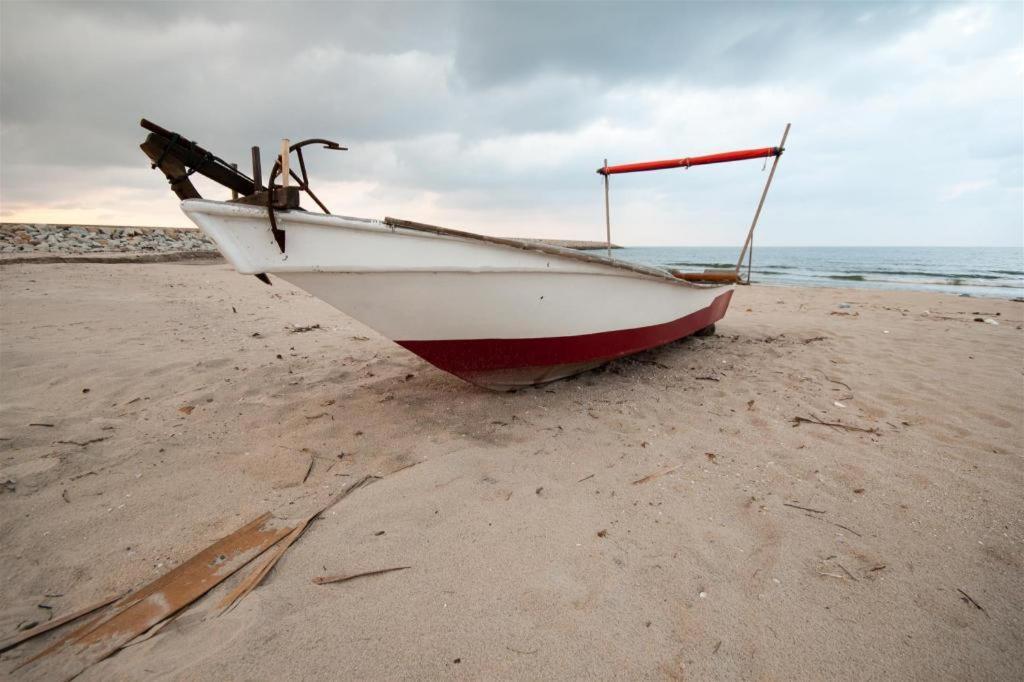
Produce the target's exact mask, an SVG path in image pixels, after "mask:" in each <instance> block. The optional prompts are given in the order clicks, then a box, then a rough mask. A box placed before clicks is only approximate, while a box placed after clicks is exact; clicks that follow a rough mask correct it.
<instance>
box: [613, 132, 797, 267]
mask: <svg viewBox="0 0 1024 682" xmlns="http://www.w3.org/2000/svg"><path fill="white" fill-rule="evenodd" d="M789 126H790V124H789V123H787V124H786V129H785V130H784V131H783V132H782V141H781V142H779V153H778V155H777V156H776V157H775V160H774V161H772V170H771V172H770V173H768V180H767V181H766V182H765V183H764V191H762V192H761V201H759V202H757V210H756V211H754V220H753V221H752V222H751V223H750V230H749V231H748V232H747V239H746V241H744V242H743V250H742V251H740V257H739V260H737V261H736V277H737V278H739V276H740V267H742V266H743V257H744V256H746V255H747V249H748V248H749V249H750V250H751V261H752V260H753V248H754V246H753V242H754V228H755V227H757V219H758V218H760V217H761V209H762V208H764V200H765V198H766V197H767V196H768V189H769V188H770V187H771V186H772V178H774V177H775V169H776V168H777V167H778V165H779V159H781V158H782V150H783V149H784V148H785V146H786V137H787V136H789ZM605 177H607V176H605ZM749 283H750V264H748V265H747V284H749Z"/></svg>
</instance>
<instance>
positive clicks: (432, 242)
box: [142, 120, 788, 390]
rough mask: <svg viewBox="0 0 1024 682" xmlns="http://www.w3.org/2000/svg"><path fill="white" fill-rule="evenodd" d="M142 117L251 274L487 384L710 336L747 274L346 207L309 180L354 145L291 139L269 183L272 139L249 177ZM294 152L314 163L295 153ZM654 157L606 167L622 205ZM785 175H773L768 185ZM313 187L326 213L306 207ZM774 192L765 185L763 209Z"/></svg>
mask: <svg viewBox="0 0 1024 682" xmlns="http://www.w3.org/2000/svg"><path fill="white" fill-rule="evenodd" d="M142 125H143V127H145V128H147V129H148V130H150V131H151V132H150V134H149V136H148V137H147V140H146V142H145V143H144V144H143V145H142V148H143V151H144V152H146V154H147V156H149V157H150V159H151V161H152V164H153V166H154V167H155V168H159V169H160V170H162V171H163V172H164V174H165V175H166V176H167V179H168V180H169V181H170V182H171V186H172V189H173V190H174V191H175V193H176V194H177V195H178V196H179V198H181V199H182V203H181V208H182V210H183V211H184V213H185V215H187V216H188V217H189V219H190V220H192V221H193V222H194V223H195V224H196V226H197V227H198V228H199V229H201V230H202V231H203V232H204V233H205V234H206V235H207V236H209V238H210V239H211V240H212V241H213V242H214V243H215V244H216V246H217V248H218V249H219V250H220V252H221V254H223V256H224V258H225V259H226V260H227V261H228V262H229V263H230V264H231V265H232V266H233V267H234V268H235V269H236V270H237V271H238V272H239V273H241V274H248V275H256V276H257V277H259V278H260V279H261V280H263V281H264V282H266V283H270V279H269V277H268V275H273V276H274V277H278V278H280V279H282V280H284V281H286V282H288V283H290V284H293V285H295V286H297V287H299V288H300V289H303V290H305V291H307V292H308V293H310V294H312V295H313V296H315V297H316V298H319V299H321V300H323V301H325V302H326V303H328V304H330V305H331V306H333V307H335V308H337V309H338V310H340V311H342V312H343V313H345V314H347V315H349V316H351V317H353V318H354V319H356V320H358V321H360V322H362V323H363V324H365V325H367V326H368V327H370V328H372V329H374V330H376V331H377V332H379V333H380V334H382V335H383V336H385V337H387V338H388V339H390V340H392V341H394V342H395V343H397V344H398V345H400V346H402V347H403V348H405V349H407V350H408V351H410V352H412V353H415V354H416V355H418V356H419V357H421V358H423V359H424V360H426V361H427V362H429V363H430V364H432V365H434V366H435V367H437V368H439V369H441V370H444V371H446V372H448V373H450V374H453V375H455V376H457V377H459V378H461V379H463V380H465V381H468V382H470V383H472V384H475V385H477V386H481V387H484V388H487V389H492V390H513V389H517V388H521V387H525V386H533V385H538V384H543V383H547V382H550V381H555V380H557V379H562V378H565V377H569V376H572V375H575V374H578V373H580V372H584V371H586V370H589V369H593V368H595V367H598V366H600V365H602V364H604V363H607V362H609V361H611V360H615V359H617V358H621V357H624V356H628V355H632V354H634V353H637V352H640V351H644V350H648V349H651V348H655V347H658V346H661V345H664V344H666V343H670V342H672V341H676V340H678V339H681V338H683V337H686V336H689V335H692V334H702V333H703V334H706V333H710V332H712V331H713V330H714V325H715V323H716V322H718V321H719V320H720V319H722V317H723V316H724V315H725V313H726V310H727V309H728V307H729V302H730V300H731V297H732V295H733V290H734V288H735V286H736V285H737V284H740V283H742V282H743V278H742V277H741V275H740V266H739V264H737V267H736V268H735V269H734V270H732V271H726V272H722V271H715V272H705V273H680V272H676V271H671V270H665V269H660V268H654V267H646V266H643V265H639V264H635V263H630V262H628V261H624V260H621V259H616V258H613V257H612V256H611V249H610V245H611V235H610V220H606V228H607V242H608V247H609V248H608V251H607V254H605V255H601V254H595V253H591V252H583V251H577V250H573V249H567V248H561V247H557V246H552V245H549V244H545V243H541V242H536V241H531V240H523V239H506V238H499V237H491V236H486V235H481V234H476V233H472V232H465V231H461V230H456V229H451V228H445V227H439V226H434V225H427V224H423V223H418V222H414V221H410V220H405V219H399V218H390V217H389V218H384V219H383V220H375V219H366V218H356V217H348V216H343V215H334V214H331V213H329V212H328V211H327V209H326V207H325V206H324V205H323V203H322V202H321V201H320V199H319V197H317V196H316V195H315V194H314V193H313V191H312V190H311V189H310V187H309V178H308V175H307V172H306V164H305V159H304V156H303V149H304V148H305V147H307V146H308V145H311V144H315V145H320V146H323V147H325V148H327V149H338V150H341V149H344V148H343V147H340V146H339V145H337V144H336V143H333V142H330V141H329V140H322V139H316V140H306V141H303V142H300V143H297V144H295V145H292V144H290V143H289V142H288V141H287V140H286V141H284V142H283V144H282V151H281V154H279V155H278V157H277V160H276V162H275V164H274V166H273V168H272V170H271V173H270V175H269V178H268V183H267V186H266V187H265V188H264V187H263V185H262V178H261V177H260V176H261V171H260V157H259V151H258V149H257V148H253V178H249V177H248V176H246V175H244V174H242V173H240V172H239V171H238V170H237V168H236V167H234V166H233V165H232V164H228V163H227V162H225V161H223V160H222V159H220V158H218V157H216V156H214V155H213V154H211V153H210V152H207V151H206V150H205V149H204V148H202V147H200V146H199V145H197V144H196V143H194V142H189V141H187V140H185V139H184V138H182V137H181V136H179V135H176V134H175V133H171V132H170V131H167V130H165V129H163V128H161V127H159V126H157V125H155V124H152V123H150V122H149V121H146V120H143V122H142ZM787 131H788V126H787ZM784 142H785V136H784V137H783V144H784ZM782 150H783V148H782V144H780V145H779V146H778V147H770V148H764V149H761V150H745V151H744V152H729V153H727V154H726V155H714V156H721V157H723V159H722V160H740V159H741V158H762V157H769V156H772V157H774V162H773V167H772V174H774V170H775V164H777V162H778V159H779V157H780V155H781V153H782ZM752 152H757V153H758V155H751V153H752ZM293 154H294V155H295V156H296V157H297V161H298V167H299V169H300V171H301V174H300V173H297V172H295V170H294V166H292V165H291V163H290V157H291V156H292V155H293ZM729 155H731V156H729ZM724 157H728V158H724ZM732 157H735V158H732ZM710 158H711V157H691V158H689V159H674V160H671V161H665V162H651V163H653V164H655V165H657V164H661V165H660V166H658V168H662V167H665V168H669V167H688V166H691V165H701V163H719V162H722V160H707V159H710ZM671 164H675V165H671ZM638 165H643V164H627V165H624V166H609V165H608V164H607V162H605V164H604V166H602V167H601V168H599V169H598V173H600V174H601V175H603V177H604V184H605V198H606V207H607V204H608V202H607V197H608V178H609V176H611V175H614V174H616V173H620V172H636V171H637V170H654V169H655V168H646V167H645V168H636V166H638ZM194 173H199V174H202V175H204V176H206V177H208V178H210V179H213V180H215V181H217V182H219V183H221V184H222V185H224V186H225V187H227V188H229V189H231V190H232V191H233V192H234V193H235V195H234V198H232V199H231V200H225V201H214V200H208V199H204V198H202V197H200V196H199V194H198V192H197V191H196V190H195V188H194V186H192V184H191V181H190V179H189V178H190V176H191V175H192V174H194ZM278 178H279V179H280V182H279V183H277V182H275V181H276V180H277V179H278ZM770 182H771V180H770V176H769V181H768V183H766V186H765V193H766V192H767V188H768V186H769V185H770ZM300 191H303V192H305V193H306V194H307V195H309V196H310V197H311V198H312V199H313V200H314V201H315V203H316V204H317V205H318V206H319V207H320V208H321V209H322V211H323V213H322V214H318V213H313V212H310V211H306V210H304V209H302V208H301V207H300V206H299V192H300ZM763 203H764V195H762V200H761V204H760V205H759V208H758V213H760V206H761V205H763ZM754 223H755V224H756V217H755V221H754ZM752 233H753V225H752V226H751V233H750V235H751V237H752ZM748 240H749V238H748ZM746 251H747V246H746V245H745V246H744V252H746ZM742 259H743V255H742V254H741V256H740V262H742ZM748 279H749V275H748Z"/></svg>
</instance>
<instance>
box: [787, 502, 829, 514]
mask: <svg viewBox="0 0 1024 682" xmlns="http://www.w3.org/2000/svg"><path fill="white" fill-rule="evenodd" d="M782 506H783V507H792V508H793V509H803V510H804V511H809V512H814V513H815V514H824V513H825V510H824V509H811V508H810V507H801V506H800V505H799V504H790V503H789V502H783V503H782Z"/></svg>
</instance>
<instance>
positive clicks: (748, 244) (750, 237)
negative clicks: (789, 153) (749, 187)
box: [736, 123, 790, 284]
mask: <svg viewBox="0 0 1024 682" xmlns="http://www.w3.org/2000/svg"><path fill="white" fill-rule="evenodd" d="M789 126H790V124H789V123H787V124H786V129H785V130H784V131H783V132H782V141H781V142H779V153H778V155H777V156H776V157H775V160H774V161H772V170H771V172H770V173H768V180H767V181H766V182H765V183H764V191H763V192H761V200H760V201H759V202H757V210H756V211H754V220H753V221H752V222H751V223H750V230H749V231H748V232H747V239H746V240H745V241H744V242H743V249H742V250H741V251H740V257H739V260H737V261H736V275H737V276H739V274H740V267H742V266H743V258H744V256H746V255H747V249H748V248H750V249H751V250H752V249H753V241H754V228H755V227H757V219H758V218H760V217H761V209H762V208H764V200H765V198H766V197H767V196H768V189H769V188H770V187H771V186H772V178H774V177H775V169H776V168H778V166H779V159H781V158H782V151H783V149H784V148H785V146H786V137H787V136H789ZM752 258H753V257H752V256H751V259H752ZM747 283H748V284H749V283H750V264H748V265H747Z"/></svg>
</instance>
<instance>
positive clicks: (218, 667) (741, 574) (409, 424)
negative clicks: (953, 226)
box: [0, 264, 1024, 680]
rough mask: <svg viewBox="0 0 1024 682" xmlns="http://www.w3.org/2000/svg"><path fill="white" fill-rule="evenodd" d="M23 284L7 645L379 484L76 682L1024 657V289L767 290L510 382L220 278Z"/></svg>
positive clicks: (898, 666)
mask: <svg viewBox="0 0 1024 682" xmlns="http://www.w3.org/2000/svg"><path fill="white" fill-rule="evenodd" d="M0 287H2V289H0V291H2V301H0V305H2V307H0V314H2V320H0V333H2V336H0V344H2V345H0V372H2V377H0V380H2V409H0V437H2V438H3V440H2V441H0V481H9V483H6V484H5V486H4V490H5V491H6V492H3V494H0V510H2V515H0V546H2V547H3V561H2V562H0V603H2V604H3V605H4V606H3V611H2V613H0V633H2V635H0V637H6V636H7V635H9V634H11V633H14V632H15V631H16V629H17V628H18V626H19V624H22V625H23V624H24V623H26V622H30V621H43V620H45V619H46V618H47V616H48V611H47V610H46V609H42V608H39V606H38V605H39V604H45V605H47V606H51V607H53V609H54V611H53V612H54V613H56V614H58V615H59V614H60V613H61V612H65V611H70V610H73V609H75V608H77V607H79V606H82V605H84V604H86V603H88V602H90V601H95V600H97V599H99V598H101V597H104V596H106V595H107V594H108V593H111V592H116V591H118V590H121V589H127V588H130V587H136V586H138V585H140V584H142V583H144V582H146V581H148V580H151V579H152V578H155V577H156V576H158V575H160V574H161V573H163V572H164V571H166V570H167V569H168V568H169V567H171V566H174V565H176V564H177V563H179V562H181V561H183V560H185V559H187V558H188V557H190V556H191V555H192V554H193V553H195V552H196V551H198V550H199V549H201V548H203V547H205V546H206V545H208V544H210V543H211V542H212V541H214V540H216V539H217V538H219V537H221V536H223V535H225V534H226V533H228V532H230V531H232V530H234V529H235V528H237V527H239V526H240V525H242V524H243V523H244V522H246V521H248V520H250V519H251V518H253V517H255V516H257V515H258V514H260V513H261V512H263V511H273V512H275V513H277V514H278V515H280V516H294V517H298V516H300V515H301V514H302V513H305V512H307V510H308V509H309V508H310V507H311V506H315V504H317V503H319V502H322V501H323V500H326V499H327V498H328V497H329V496H330V495H331V494H333V493H336V492H337V491H338V490H339V489H341V488H342V487H343V486H345V485H347V484H348V483H351V482H352V481H354V480H357V479H358V478H359V477H361V476H364V475H366V474H375V475H378V476H381V477H382V478H381V480H379V481H377V482H375V483H374V484H373V485H370V486H368V487H366V488H363V489H360V490H359V491H357V492H356V493H354V494H352V495H351V496H349V497H348V498H346V499H345V500H344V501H343V502H341V503H340V504H338V505H337V506H336V507H334V508H333V509H332V510H331V511H330V512H328V513H327V514H326V515H325V516H324V518H323V519H322V520H320V521H318V522H317V523H316V524H315V525H314V526H313V527H311V528H310V530H309V531H308V532H307V533H306V534H305V535H304V536H303V537H302V538H301V539H300V540H299V541H298V542H297V543H296V544H295V545H294V546H293V547H292V548H291V550H290V551H289V552H288V553H287V554H286V555H285V557H284V558H283V559H282V561H281V562H280V563H279V564H278V565H277V568H276V569H275V570H274V572H273V573H271V575H270V576H269V578H268V580H267V581H266V583H265V584H264V585H263V586H261V587H260V588H258V589H257V590H256V591H255V592H253V593H252V594H251V595H250V596H249V597H247V598H246V599H245V600H244V601H242V602H241V603H240V604H239V606H238V607H237V608H236V609H234V610H233V611H231V612H229V613H228V614H226V615H224V616H219V617H218V616H215V615H214V613H215V612H214V611H213V610H212V608H211V605H212V604H213V603H215V602H216V601H217V600H219V598H220V595H222V594H223V593H225V592H226V591H227V589H230V587H231V586H232V582H231V581H229V582H228V583H226V584H225V585H222V586H221V587H220V588H218V589H217V590H216V591H215V592H214V593H213V594H212V595H211V596H210V597H207V598H206V599H205V600H203V601H201V602H199V603H198V604H197V605H195V606H194V607H192V608H191V609H190V610H188V611H186V612H184V613H183V614H182V615H180V616H179V617H178V618H177V619H176V620H175V621H173V622H172V623H171V624H170V625H169V626H167V627H166V628H164V629H163V630H162V631H161V632H160V633H159V634H158V635H156V636H155V637H153V638H151V639H149V640H147V641H145V642H143V643H141V644H138V645H136V646H132V647H130V648H128V649H126V650H123V651H121V652H120V653H118V654H117V655H116V656H113V657H112V658H110V659H108V660H106V661H104V662H102V663H100V664H98V665H97V666H95V667H93V668H91V669H89V670H88V671H87V672H86V673H85V674H84V675H83V677H82V679H89V680H100V679H104V680H108V679H135V678H139V677H147V676H152V675H158V674H159V675H164V676H166V677H169V678H171V679H281V678H297V677H306V678H310V677H320V678H363V679H365V678H377V679H380V678H388V679H394V678H422V677H440V676H457V677H466V678H478V677H490V678H513V677H516V678H534V679H536V678H552V677H560V678H561V677H565V678H583V677H597V678H613V677H630V678H636V677H653V678H687V677H688V678H706V677H710V676H715V677H728V678H743V679H751V678H757V679H761V678H768V679H782V678H795V679H807V680H811V679H822V678H827V677H843V678H859V679H867V678H906V677H914V678H930V677H942V678H951V677H967V678H989V679H997V678H998V679H1012V678H1020V677H1022V676H1024V627H1022V623H1024V591H1022V589H1021V585H1022V584H1024V530H1022V523H1024V459H1022V456H1024V331H1022V330H1021V327H1022V317H1024V305H1022V304H1020V303H1014V302H1008V301H993V300H978V299H970V298H957V297H950V296H942V295H932V294H915V293H898V294H897V293H891V292H868V291H853V290H842V289H791V288H768V287H757V286H755V287H744V288H740V289H739V290H738V291H737V292H736V295H735V297H734V299H733V306H732V309H731V310H730V312H729V314H728V316H727V317H726V319H725V320H724V321H723V322H722V323H720V324H719V333H718V335H717V336H714V337H710V338H703V339H689V340H685V341H682V342H679V343H676V344H673V345H671V346H668V347H665V348H662V349H659V350H657V351H654V352H650V353H646V354H643V355H640V356H636V357H634V358H630V359H626V360H622V361H618V362H615V363H613V364H611V365H609V366H607V367H605V368H603V369H601V370H598V371H595V372H591V373H588V374H585V375H582V376H580V377H578V378H575V379H572V380H568V381H562V382H557V383H554V384H551V385H548V386H545V387H541V388H538V389H529V390H524V391H519V392H516V393H490V392H486V391H483V390H481V389H478V388H475V387H473V386H470V385H468V384H465V383H463V382H461V381H459V380H458V379H456V378H454V377H452V376H450V375H447V374H444V373H442V372H440V371H439V370H436V369H434V368H433V367H431V366H429V365H427V364H425V363H424V362H422V361H420V360H419V359H418V358H416V357H415V356H413V355H411V354H409V353H408V352H406V351H404V350H403V349H401V348H399V347H397V346H395V345H393V344H391V343H390V342H388V341H387V340H385V339H383V338H381V337H380V336H379V335H377V334H376V333H374V332H373V331H371V330H369V329H367V328H365V327H363V326H362V325H360V324H359V323H357V322H355V321H353V320H351V319H349V318H347V317H346V316H344V315H342V314H340V313H338V312H337V311H335V310H333V309H331V308H329V307H328V306H326V305H325V304H323V303H321V302H319V301H316V300H315V299H312V298H311V297H309V296H308V295H306V294H305V293H303V292H301V291H299V290H296V289H294V288H291V287H289V286H288V285H286V284H285V283H283V282H281V281H280V280H277V281H275V286H273V287H266V286H265V285H262V284H260V283H259V282H257V281H256V280H255V279H253V278H251V277H242V276H239V275H236V274H234V273H233V272H232V271H231V270H230V269H229V268H228V267H227V266H225V265H219V264H214V265H209V264H196V265H187V264H152V265H120V264H117V265H81V264H76V265H6V266H3V267H2V268H0ZM840 303H848V304H849V306H848V307H842V308H840V307H838V304H840ZM978 317H980V318H982V319H992V320H995V321H997V322H998V325H994V324H989V323H985V322H975V321H974V319H975V318H978ZM312 324H319V325H320V328H319V329H314V330H312V331H308V332H304V333H294V332H292V331H290V330H289V327H291V326H292V325H312ZM794 417H802V418H806V419H810V420H812V421H813V420H815V419H817V420H820V421H824V422H840V423H842V424H845V425H849V426H853V427H856V428H860V429H866V430H870V432H868V431H850V430H846V429H843V428H840V427H829V426H823V425H820V424H809V423H800V424H798V425H794V422H793V419H794ZM32 424H36V425H32ZM311 461H312V469H310V462H311ZM413 463H416V465H415V466H412V467H407V465H409V464H413ZM403 467H407V468H403ZM307 472H308V476H307ZM392 472H394V473H392ZM651 474H663V475H659V476H655V477H653V478H650V479H648V480H646V481H644V482H641V483H635V482H636V481H641V480H643V479H644V478H645V477H647V476H649V475H651ZM304 479H305V480H304ZM397 565H408V566H411V568H410V569H409V570H405V571H399V572H394V573H389V574H384V575H379V576H372V577H366V578H361V579H359V580H354V581H350V582H346V583H340V584H334V585H316V584H313V583H312V578H313V577H315V576H318V575H324V574H337V573H349V572H359V571H364V570H373V569H378V568H385V567H389V566H397ZM959 590H962V591H963V593H966V594H968V595H970V597H972V598H973V599H974V600H975V601H976V603H977V604H978V605H980V607H982V609H984V610H980V609H978V608H976V607H975V606H974V605H972V604H971V603H969V602H967V601H965V600H964V599H962V594H961V592H959ZM50 595H60V596H50ZM44 645H45V641H34V642H32V643H30V644H28V645H25V646H22V647H20V648H18V649H15V650H12V651H9V652H7V653H6V654H4V655H3V658H2V660H0V669H2V670H4V671H5V672H6V671H9V670H10V669H11V668H13V667H14V666H15V665H17V663H18V662H20V661H22V660H24V658H25V657H27V656H28V655H30V654H32V653H35V652H37V651H39V650H41V649H42V647H43V646H44ZM45 672H46V671H45V669H43V670H42V671H41V674H43V675H45Z"/></svg>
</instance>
